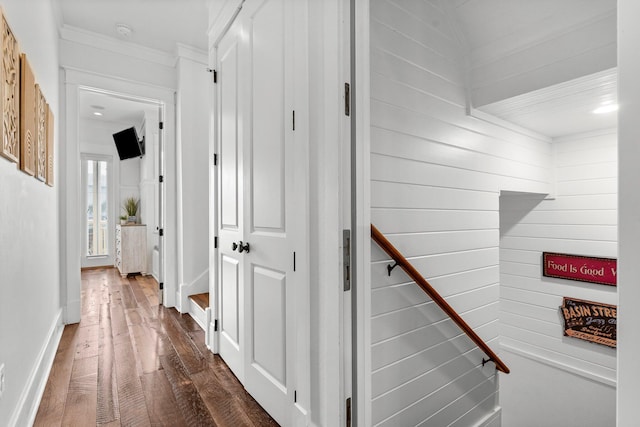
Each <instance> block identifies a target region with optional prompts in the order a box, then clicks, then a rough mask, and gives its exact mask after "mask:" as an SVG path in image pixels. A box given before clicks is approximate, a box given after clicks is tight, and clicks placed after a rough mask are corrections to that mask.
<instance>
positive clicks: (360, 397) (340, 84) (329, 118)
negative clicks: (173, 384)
mask: <svg viewBox="0 0 640 427" xmlns="http://www.w3.org/2000/svg"><path fill="white" fill-rule="evenodd" d="M352 1H353V2H354V4H355V3H357V4H356V5H355V6H354V8H355V9H354V8H351V6H352ZM242 3H243V0H228V1H226V2H224V3H223V4H220V5H213V6H212V9H211V15H210V18H211V19H210V28H209V48H210V51H209V54H210V57H209V60H210V62H209V64H210V66H211V68H212V69H213V68H215V63H216V57H215V46H216V45H217V44H218V42H219V40H220V38H221V37H222V36H223V35H224V33H225V32H226V29H227V28H228V27H229V26H230V25H231V23H232V22H233V18H234V17H235V14H237V13H238V10H239V8H241V7H242ZM354 10H355V15H356V19H357V20H358V22H357V23H356V30H357V31H358V32H359V34H363V35H364V36H363V38H362V39H361V38H360V36H358V37H356V43H358V49H357V50H356V51H357V52H359V53H360V56H359V57H358V59H357V61H356V62H350V61H349V58H350V57H351V53H350V49H349V40H350V37H349V29H351V23H350V22H349V13H351V14H353V13H354ZM347 11H349V12H347ZM368 11H369V0H317V1H316V0H310V1H309V4H308V16H310V17H313V19H307V20H304V21H301V22H298V24H299V25H308V26H309V30H308V36H309V37H308V40H300V41H299V42H300V44H301V45H305V44H306V46H305V48H306V49H307V51H308V59H309V69H308V70H299V71H300V72H301V73H306V76H308V82H309V83H308V87H309V98H308V100H307V101H308V103H307V104H306V105H309V107H310V110H309V116H308V121H309V127H310V128H311V129H312V130H311V132H310V133H309V156H310V162H309V163H310V176H309V190H310V193H309V194H310V199H311V200H310V202H309V213H310V219H311V224H310V249H311V252H310V253H311V255H310V259H309V261H310V263H309V283H310V291H311V292H310V293H309V294H308V297H309V300H310V302H311V304H312V307H313V309H312V310H311V311H312V317H311V325H310V328H311V338H310V339H311V342H310V345H311V347H310V348H309V349H307V351H310V352H311V353H310V354H309V356H308V357H310V359H309V360H306V361H304V362H303V364H305V363H306V364H307V368H306V369H307V371H306V372H305V373H304V374H305V375H306V379H307V381H308V384H309V388H311V387H313V394H314V398H313V399H312V398H311V397H310V396H306V398H307V399H310V400H311V401H310V402H304V403H303V405H307V404H308V407H309V408H310V409H311V414H310V419H309V422H310V425H320V424H322V425H345V421H346V420H345V414H346V411H345V398H346V397H349V396H350V395H351V394H350V393H349V392H350V391H351V387H353V396H354V397H356V401H355V402H353V403H354V409H355V410H357V411H358V416H357V420H358V425H366V421H365V422H363V421H362V420H367V417H365V416H363V415H362V414H363V413H365V412H369V413H370V402H369V401H367V399H370V396H371V394H370V389H369V392H365V391H364V389H366V388H367V387H368V386H367V384H369V383H370V379H368V378H364V375H366V374H367V373H368V374H369V375H370V369H369V368H368V367H367V366H370V362H368V361H367V362H366V363H365V362H363V361H362V360H361V359H363V358H367V356H366V355H367V352H366V351H365V350H368V349H369V347H367V346H366V345H364V343H365V341H367V338H366V337H365V338H363V337H364V336H365V335H364V334H363V330H365V329H366V331H367V334H370V333H369V332H368V331H369V328H368V327H367V325H366V324H365V323H366V322H364V319H366V317H365V314H366V313H365V311H364V309H363V307H364V297H365V295H366V290H365V288H364V286H366V283H367V281H368V279H367V278H368V276H369V272H368V269H369V266H370V264H369V262H368V261H367V260H368V259H369V258H370V257H369V245H370V232H369V228H368V227H369V222H368V215H369V211H368V209H369V203H368V200H369V194H368V188H369V178H368V176H369V175H368V169H366V168H368V156H369V150H368V145H366V146H365V145H364V144H368V141H367V140H366V136H367V135H368V133H369V130H368V123H369V121H368V110H367V109H368V106H369V101H368V96H369V91H368V87H366V85H367V84H368V82H369V78H368V75H367V73H368V70H369V68H368V57H369V52H368V48H369V45H368V38H367V37H368V28H369V22H368V20H369V14H368ZM361 12H364V13H366V14H365V15H363V16H359V13H361ZM345 28H346V29H345ZM363 31H366V32H363ZM352 34H353V33H352ZM365 39H366V40H365ZM310 47H311V48H312V49H309V48H310ZM337 52H338V53H337ZM363 58H365V60H364V61H363ZM355 63H357V64H358V67H362V66H363V65H364V66H365V67H367V68H359V70H358V74H357V78H356V80H355V81H351V83H352V85H351V87H352V89H353V88H354V86H355V85H354V83H355V82H357V86H358V93H357V98H354V97H352V102H355V103H357V104H358V107H359V110H358V113H357V115H356V117H353V116H352V118H354V122H351V118H350V117H346V116H345V114H344V104H343V102H344V98H343V96H344V91H343V90H344V83H345V82H350V80H351V78H350V75H349V74H350V71H349V70H351V67H353V66H354V64H355ZM214 91H215V88H214ZM214 114H215V111H212V117H215V116H214ZM297 119H298V111H297V112H296V121H297ZM213 120H215V118H212V127H213V126H215V125H214V122H213ZM350 126H357V129H358V131H357V135H358V137H357V140H356V141H354V144H355V146H356V147H357V148H355V151H353V154H352V155H353V156H354V158H353V160H352V162H350V165H349V166H346V165H345V164H344V163H343V162H346V161H347V160H346V159H345V158H344V154H345V152H344V150H345V146H346V147H349V141H350V137H349V131H348V130H347V129H349V128H350ZM365 132H366V133H365ZM214 134H215V133H214V132H213V129H212V135H214ZM216 147H217V146H216V145H214V144H213V143H212V145H211V155H212V156H213V154H215V153H216V152H217V151H216ZM347 150H348V148H347ZM354 164H355V168H354V166H353V165H354ZM337 171H341V172H342V173H336V172H337ZM349 172H350V173H351V174H357V175H356V176H352V179H354V186H355V187H353V188H357V189H359V191H357V192H356V194H351V191H350V188H352V187H351V186H350V182H351V180H350V179H348V176H347V175H348V173H349ZM211 173H212V175H211V177H212V178H211V179H212V180H213V179H214V177H215V170H212V172H211ZM212 188H215V185H214V186H212ZM349 196H350V197H349ZM212 197H214V198H213V200H212V205H211V212H216V209H217V206H216V204H215V203H216V202H215V200H216V199H215V196H212ZM349 205H351V206H353V207H354V208H356V209H357V212H358V215H359V216H358V218H357V221H356V224H355V225H351V224H349V223H350V222H351V221H352V219H351V220H350V207H349ZM210 221H211V222H210V224H212V228H211V230H216V228H215V224H216V218H215V217H213V216H212V217H211V219H210ZM363 224H366V227H365V226H364V225H363ZM349 226H351V229H352V232H357V233H356V234H355V236H356V238H357V240H353V241H352V245H355V247H356V249H357V252H356V255H357V258H355V259H353V260H352V262H355V265H356V266H357V271H356V273H357V280H358V283H361V284H362V287H363V288H362V289H361V290H359V291H358V293H357V295H354V297H357V300H356V298H354V299H353V304H352V305H351V309H352V313H351V315H352V316H354V317H352V322H353V325H354V330H357V331H358V335H357V338H352V337H350V336H349V335H350V331H348V330H344V328H345V327H346V326H345V323H346V322H345V317H348V316H349V313H348V309H347V307H345V305H348V304H349V299H350V298H351V297H350V296H349V297H346V296H345V293H344V291H343V282H342V280H343V271H342V270H341V268H340V267H341V262H342V256H343V253H342V247H341V246H342V229H343V228H349ZM213 234H214V236H213V237H212V239H211V245H210V247H211V248H212V249H211V263H212V267H211V268H212V271H214V270H213V268H214V267H213V264H215V259H216V256H217V255H216V253H215V247H214V244H215V233H213ZM363 259H364V260H365V261H363ZM216 276H217V274H212V275H211V277H212V278H215V277H216ZM216 285H217V284H216V282H215V280H212V281H211V283H210V292H211V294H212V295H215V294H216V293H217V288H216ZM354 307H357V309H358V313H357V317H355V316H356V314H355V313H354V312H353V308H354ZM367 313H368V312H367ZM214 319H215V316H213V318H212V322H213V323H212V324H211V325H210V329H209V330H210V337H211V340H210V346H211V348H212V349H213V351H214V352H216V348H217V347H216V342H215V334H214V326H215V320H214ZM367 336H368V335H367ZM347 340H353V341H351V344H352V345H348V344H347V343H345V341H347ZM352 348H353V357H352V355H351V353H350V351H351V349H352ZM347 352H349V354H347ZM356 358H357V359H358V364H357V366H356V365H353V372H351V375H350V374H349V372H350V371H349V366H346V365H348V364H349V363H350V362H352V361H353V362H355V360H356ZM352 359H353V360H352ZM367 360H368V359H367ZM309 362H311V364H309ZM311 365H312V366H313V371H311V368H310V366H311ZM356 367H357V370H356ZM301 369H304V368H302V367H301ZM346 376H350V377H351V378H352V379H353V380H352V381H350V380H347V379H346ZM356 390H357V393H356ZM305 394H306V393H305ZM358 402H361V403H358ZM365 406H366V408H365ZM354 415H355V414H354ZM354 418H355V417H354ZM352 425H356V424H352Z"/></svg>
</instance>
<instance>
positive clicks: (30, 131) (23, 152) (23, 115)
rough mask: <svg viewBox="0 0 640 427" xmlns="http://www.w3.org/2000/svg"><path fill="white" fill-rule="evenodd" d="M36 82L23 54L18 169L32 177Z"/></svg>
mask: <svg viewBox="0 0 640 427" xmlns="http://www.w3.org/2000/svg"><path fill="white" fill-rule="evenodd" d="M35 137H36V80H35V77H34V76H33V71H32V70H31V66H30V65H29V61H28V60H27V56H26V55H25V54H24V53H23V54H22V55H20V169H22V170H23V171H24V172H25V173H27V174H29V175H31V176H33V175H34V174H35V170H36V151H35V142H36V141H35V139H36V138H35Z"/></svg>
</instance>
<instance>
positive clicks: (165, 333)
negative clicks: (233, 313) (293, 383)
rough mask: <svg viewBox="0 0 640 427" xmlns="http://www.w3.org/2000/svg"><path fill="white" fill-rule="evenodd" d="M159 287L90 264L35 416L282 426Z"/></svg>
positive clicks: (72, 421)
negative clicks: (75, 319)
mask: <svg viewBox="0 0 640 427" xmlns="http://www.w3.org/2000/svg"><path fill="white" fill-rule="evenodd" d="M156 286H157V283H156V282H155V280H154V279H153V278H151V276H145V277H143V276H132V277H128V278H126V279H123V278H121V277H120V274H118V272H117V270H115V269H113V268H104V269H93V270H85V271H83V272H82V320H81V321H80V323H79V324H75V325H69V326H66V327H65V329H64V332H63V335H62V339H61V342H60V346H59V347H58V350H57V353H56V357H55V361H54V364H53V368H52V370H51V374H50V376H49V380H48V382H47V385H46V388H45V391H44V395H43V397H42V402H41V403H40V408H39V410H38V414H37V417H36V421H35V424H34V425H36V426H47V427H50V426H65V427H66V426H92V425H96V426H171V427H177V426H234V427H235V426H277V425H278V424H277V423H276V422H275V421H274V420H273V419H272V418H271V417H270V416H269V415H268V414H267V413H266V412H265V411H264V410H263V409H262V407H260V405H258V404H257V403H256V402H255V400H253V398H252V397H251V396H250V395H249V394H248V393H247V392H246V391H245V390H244V388H243V387H242V385H241V384H240V383H239V382H238V380H237V379H236V377H235V376H234V375H233V374H232V373H231V371H230V370H229V368H228V367H227V365H226V364H225V363H224V362H223V361H222V359H220V357H218V356H216V355H213V354H212V353H211V352H210V351H209V350H208V349H207V348H206V346H205V344H204V331H203V330H202V329H201V328H200V327H199V326H198V325H197V324H196V323H195V321H193V319H191V317H190V316H189V315H181V314H180V313H178V312H177V311H176V310H175V309H172V308H170V309H168V308H165V307H163V306H159V305H158V298H157V295H156Z"/></svg>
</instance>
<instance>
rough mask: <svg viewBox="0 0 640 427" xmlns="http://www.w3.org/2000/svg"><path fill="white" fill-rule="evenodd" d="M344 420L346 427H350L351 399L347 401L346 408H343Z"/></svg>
mask: <svg viewBox="0 0 640 427" xmlns="http://www.w3.org/2000/svg"><path fill="white" fill-rule="evenodd" d="M345 418H346V421H347V422H346V424H347V427H351V398H348V399H347V403H346V408H345Z"/></svg>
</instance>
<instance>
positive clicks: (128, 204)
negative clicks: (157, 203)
mask: <svg viewBox="0 0 640 427" xmlns="http://www.w3.org/2000/svg"><path fill="white" fill-rule="evenodd" d="M122 207H123V208H124V210H125V212H126V213H127V216H128V218H127V222H129V223H134V224H135V223H136V222H137V220H138V208H139V207H140V200H139V199H136V198H135V197H127V198H126V199H124V204H123V205H122Z"/></svg>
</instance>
